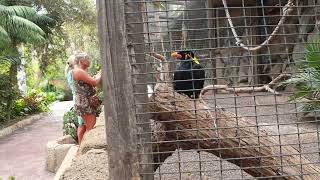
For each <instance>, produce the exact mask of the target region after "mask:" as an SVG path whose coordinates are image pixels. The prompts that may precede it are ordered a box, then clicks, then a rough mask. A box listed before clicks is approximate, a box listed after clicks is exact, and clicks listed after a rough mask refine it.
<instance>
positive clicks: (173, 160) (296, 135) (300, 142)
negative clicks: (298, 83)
mask: <svg viewBox="0 0 320 180" xmlns="http://www.w3.org/2000/svg"><path fill="white" fill-rule="evenodd" d="M205 98H206V99H207V100H206V101H207V102H208V103H209V104H210V106H212V107H214V105H215V103H216V104H217V105H218V106H219V107H221V108H224V109H225V110H228V111H231V112H233V113H235V114H236V115H237V116H242V117H244V118H246V119H248V120H249V121H251V122H252V123H255V124H257V127H258V128H259V129H264V130H266V131H267V132H268V135H269V136H275V137H277V138H278V139H279V145H280V144H281V145H282V146H289V145H292V146H293V147H294V148H296V149H297V150H298V151H299V152H300V153H301V154H303V156H305V157H306V158H307V159H308V160H310V162H312V163H315V164H319V160H320V157H319V149H320V148H319V141H318V138H319V137H318V135H319V134H318V124H317V123H316V121H314V120H313V121H314V122H312V120H311V121H299V120H298V119H299V118H298V114H297V113H296V104H290V103H288V96H286V95H282V96H275V95H273V94H268V93H254V94H240V95H239V96H234V95H230V94H219V95H217V96H216V98H215V97H214V96H213V95H207V96H206V97H205ZM178 162H180V163H178ZM200 162H201V163H200ZM200 171H201V174H200ZM156 173H157V174H156V175H155V179H156V180H160V179H161V180H175V179H183V180H189V179H190V180H197V179H204V180H211V179H212V180H214V179H255V178H253V177H252V176H250V175H248V174H247V173H246V172H244V171H242V170H241V169H240V168H239V167H238V166H236V165H234V164H232V163H229V162H227V161H225V160H222V159H220V158H219V157H217V156H215V155H212V154H209V153H206V152H201V153H200V155H199V153H197V152H196V151H190V152H185V151H181V150H179V151H178V150H176V152H175V153H174V154H173V155H172V156H171V157H169V158H167V159H166V161H165V162H164V164H162V165H161V166H160V168H158V169H157V171H156Z"/></svg>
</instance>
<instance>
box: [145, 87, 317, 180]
mask: <svg viewBox="0 0 320 180" xmlns="http://www.w3.org/2000/svg"><path fill="white" fill-rule="evenodd" d="M149 101H150V105H149V109H150V111H151V112H158V113H152V117H151V118H152V119H154V120H155V121H156V122H157V123H161V124H163V126H161V128H160V129H162V130H157V131H170V132H172V131H175V132H174V135H172V133H171V134H170V133H166V134H165V136H161V138H159V139H156V138H155V137H153V138H152V139H153V142H155V144H153V151H154V153H155V154H159V156H154V161H155V163H161V162H163V161H164V160H165V159H166V158H167V157H168V156H170V155H171V152H172V151H173V147H174V146H173V145H170V144H168V143H164V142H163V141H171V144H177V143H172V142H174V141H175V140H177V138H178V139H179V147H180V148H182V149H185V150H189V149H198V146H199V147H200V150H202V151H206V152H209V153H212V154H214V155H217V156H219V157H222V158H224V159H225V160H227V161H229V162H232V163H234V164H236V165H238V166H239V167H241V168H242V169H243V170H244V171H246V172H247V173H248V174H250V175H252V176H254V177H266V178H267V177H273V176H275V177H278V178H280V179H301V178H302V179H320V169H319V168H318V167H317V166H315V165H313V164H311V163H310V162H309V160H307V159H306V158H304V157H303V156H302V157H301V159H300V155H301V154H300V153H299V152H298V151H297V150H296V149H294V148H293V147H291V146H289V147H288V146H283V147H281V148H282V149H281V152H280V149H279V141H278V140H277V139H276V138H275V137H273V136H268V134H267V132H266V131H264V130H258V128H257V124H254V123H251V122H249V121H247V120H246V119H244V118H240V117H236V115H234V114H233V113H231V112H228V111H225V110H222V109H214V108H213V110H209V108H208V107H207V106H206V105H205V102H203V101H202V100H201V101H197V102H196V103H193V102H191V99H189V98H188V97H186V96H184V95H180V94H178V93H174V92H173V89H172V88H171V87H168V86H166V85H165V84H161V83H159V84H157V85H156V87H155V94H154V95H153V96H151V97H150V99H149ZM190 102H191V103H190ZM194 104H195V106H194ZM195 109H196V110H195ZM170 120H172V121H171V122H170ZM163 121H165V122H163ZM153 130H154V129H153ZM154 131H155V130H154ZM159 151H160V152H167V153H165V154H163V153H162V154H160V153H159ZM302 174H306V175H302Z"/></svg>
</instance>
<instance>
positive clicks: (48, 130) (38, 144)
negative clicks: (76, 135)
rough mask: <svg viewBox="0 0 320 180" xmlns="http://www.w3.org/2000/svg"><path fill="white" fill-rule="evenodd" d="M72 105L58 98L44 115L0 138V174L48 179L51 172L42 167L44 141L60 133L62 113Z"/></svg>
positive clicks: (29, 179)
mask: <svg viewBox="0 0 320 180" xmlns="http://www.w3.org/2000/svg"><path fill="white" fill-rule="evenodd" d="M71 106H72V104H71V102H59V103H56V104H54V105H53V106H52V107H51V113H50V115H48V116H47V117H45V118H43V119H40V120H39V121H37V122H35V123H33V124H31V125H28V126H26V127H25V128H23V129H20V130H18V131H16V132H15V133H14V134H12V135H10V136H7V137H5V138H3V139H0V177H1V178H3V180H7V179H8V176H10V175H13V176H15V177H16V179H17V180H37V179H39V180H51V179H53V177H54V174H53V173H50V172H48V171H46V170H45V156H46V144H47V142H48V141H51V140H54V139H56V138H58V137H60V136H62V116H63V114H64V112H66V111H68V110H69V109H70V107H71Z"/></svg>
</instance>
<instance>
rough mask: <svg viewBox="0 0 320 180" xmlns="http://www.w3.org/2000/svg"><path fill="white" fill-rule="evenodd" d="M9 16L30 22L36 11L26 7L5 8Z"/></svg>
mask: <svg viewBox="0 0 320 180" xmlns="http://www.w3.org/2000/svg"><path fill="white" fill-rule="evenodd" d="M6 8H7V11H8V13H9V14H10V15H15V16H19V17H22V18H25V19H28V20H32V19H34V18H35V17H36V16H37V11H36V10H35V9H33V8H31V7H28V6H7V7H6Z"/></svg>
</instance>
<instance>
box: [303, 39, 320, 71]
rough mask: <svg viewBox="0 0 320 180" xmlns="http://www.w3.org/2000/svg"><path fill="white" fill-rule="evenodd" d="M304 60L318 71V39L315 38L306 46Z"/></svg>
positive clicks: (319, 41) (319, 46) (319, 61)
mask: <svg viewBox="0 0 320 180" xmlns="http://www.w3.org/2000/svg"><path fill="white" fill-rule="evenodd" d="M306 49H307V54H306V61H307V63H308V66H309V67H312V68H315V69H317V70H318V71H320V40H319V39H317V40H315V41H314V42H313V43H310V44H308V45H307V47H306Z"/></svg>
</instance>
